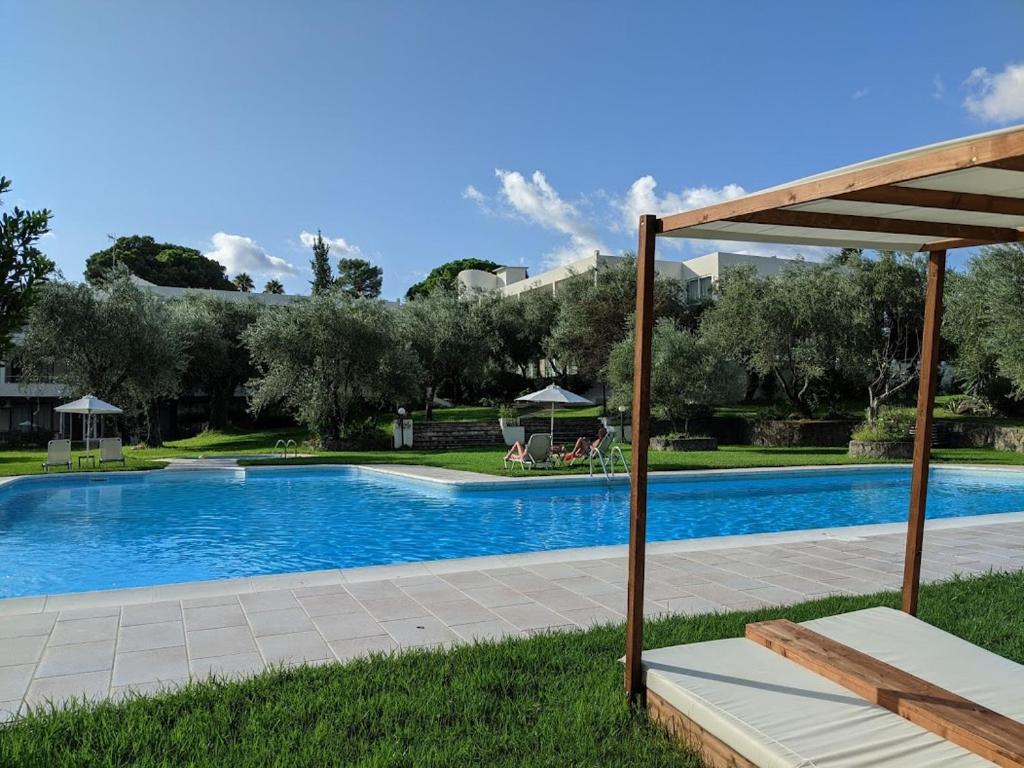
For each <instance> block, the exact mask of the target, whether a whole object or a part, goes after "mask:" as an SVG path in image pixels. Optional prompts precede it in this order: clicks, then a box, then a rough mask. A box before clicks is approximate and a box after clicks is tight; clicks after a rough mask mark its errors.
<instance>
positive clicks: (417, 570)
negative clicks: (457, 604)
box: [0, 465, 1024, 617]
mask: <svg viewBox="0 0 1024 768" xmlns="http://www.w3.org/2000/svg"><path fill="white" fill-rule="evenodd" d="M858 466H859V465H858ZM868 466H870V465H868ZM726 471H735V470H726ZM1019 522H1024V512H1002V513H996V514H990V515H973V516H965V517H951V518H942V519H936V520H928V521H927V522H926V524H925V525H926V529H927V530H929V531H936V530H951V529H957V528H971V527H975V526H991V525H1001V524H1006V523H1019ZM905 530H906V524H905V523H902V522H899V523H874V524H870V525H853V526H844V527H838V528H807V529H803V530H796V531H777V532H771V533H750V534H740V535H735V536H709V537H704V538H700V539H678V540H673V541H652V542H650V543H649V544H648V546H647V551H648V554H651V555H657V554H678V553H683V552H707V551H713V550H731V549H742V548H747V547H757V546H766V545H771V544H792V543H807V542H815V541H829V540H833V541H834V540H840V541H849V540H856V539H861V538H871V537H875V536H885V535H891V534H894V533H895V534H902V533H903V532H904V531H905ZM627 549H628V545H626V544H613V545H608V546H602V547H576V548H570V549H552V550H546V551H539V552H522V553H510V554H505V555H484V556H480V557H464V558H452V559H447V560H422V561H416V562H412V563H397V564H390V565H370V566H361V567H354V568H331V569H326V570H319V571H295V572H289V573H279V574H269V575H262V576H243V577H237V578H231V579H212V580H207V581H191V582H178V583H172V584H160V585H154V586H148V587H129V588H126V589H109V590H96V591H91V592H64V593H58V594H51V595H27V596H22V597H10V598H4V599H0V617H2V616H11V615H21V614H29V613H50V612H54V611H64V610H75V609H85V608H102V607H108V606H117V605H135V604H144V603H153V602H161V601H165V600H184V599H191V598H198V597H213V596H221V595H236V594H247V593H252V592H265V591H270V590H276V589H295V588H299V587H313V586H325V585H334V584H356V583H360V582H365V581H379V580H385V579H401V578H411V577H421V576H438V575H442V574H451V573H460V572H464V571H487V570H491V569H495V568H509V567H519V566H527V565H540V564H545V563H563V562H573V561H580V560H595V559H615V558H623V557H625V556H626V554H627Z"/></svg>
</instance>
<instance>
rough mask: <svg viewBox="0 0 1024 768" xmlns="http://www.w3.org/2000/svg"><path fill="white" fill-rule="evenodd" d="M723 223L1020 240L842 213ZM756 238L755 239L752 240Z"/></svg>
mask: <svg viewBox="0 0 1024 768" xmlns="http://www.w3.org/2000/svg"><path fill="white" fill-rule="evenodd" d="M726 221H735V222H737V223H742V224H770V225H772V226H780V227H806V228H808V229H844V230H851V231H856V232H879V233H884V234H889V235H915V236H917V235H919V236H921V237H934V236H939V237H950V238H954V237H955V238H970V239H972V240H986V241H992V242H1001V243H1008V242H1013V241H1015V240H1017V239H1018V238H1019V236H1020V233H1019V232H1018V230H1016V229H1014V228H1013V227H984V226H977V225H975V224H954V223H951V222H945V221H910V220H908V219H888V218H884V217H880V216H849V215H847V214H843V213H821V212H818V211H790V210H784V209H779V210H774V211H758V212H756V213H747V214H744V215H742V216H733V217H732V218H729V219H726ZM755 237H756V236H755Z"/></svg>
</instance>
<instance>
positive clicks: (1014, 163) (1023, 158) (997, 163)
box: [985, 155, 1024, 173]
mask: <svg viewBox="0 0 1024 768" xmlns="http://www.w3.org/2000/svg"><path fill="white" fill-rule="evenodd" d="M985 167H986V168H998V169H999V170H1000V171H1017V172H1018V173H1024V155H1018V156H1017V157H1004V158H1003V159H1001V160H993V161H992V162H991V163H985Z"/></svg>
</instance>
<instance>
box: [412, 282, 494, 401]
mask: <svg viewBox="0 0 1024 768" xmlns="http://www.w3.org/2000/svg"><path fill="white" fill-rule="evenodd" d="M402 317H403V321H404V335H405V336H406V337H407V338H409V340H410V341H411V343H412V349H413V351H414V352H415V354H416V357H417V359H418V360H419V363H420V365H419V370H420V375H421V378H420V393H421V395H423V396H425V398H426V402H425V408H426V411H427V418H428V419H430V418H433V407H434V398H435V397H436V396H437V394H438V391H439V390H440V388H441V387H442V386H445V385H450V386H451V387H452V390H453V393H454V394H455V396H456V397H458V395H459V394H460V392H461V390H462V388H463V387H462V384H463V382H464V381H466V380H471V379H476V378H478V377H479V376H480V375H481V373H482V371H483V369H484V366H485V365H486V364H487V361H488V351H489V344H488V337H487V326H486V324H485V323H484V322H481V318H480V317H479V316H478V315H477V309H476V306H475V305H474V304H473V303H471V302H466V301H463V300H461V299H460V298H459V296H458V294H457V293H456V292H455V291H446V290H443V289H438V290H435V291H432V292H431V293H429V294H427V295H426V296H421V297H420V298H418V299H416V301H410V302H408V303H406V304H405V305H404V306H403V307H402Z"/></svg>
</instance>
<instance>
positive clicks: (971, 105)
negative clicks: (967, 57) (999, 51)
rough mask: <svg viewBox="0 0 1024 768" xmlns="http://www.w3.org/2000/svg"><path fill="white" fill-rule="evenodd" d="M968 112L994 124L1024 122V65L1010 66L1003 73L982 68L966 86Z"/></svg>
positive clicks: (969, 78)
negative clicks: (1013, 121)
mask: <svg viewBox="0 0 1024 768" xmlns="http://www.w3.org/2000/svg"><path fill="white" fill-rule="evenodd" d="M964 85H965V86H966V87H967V91H968V93H967V98H966V99H964V109H966V110H967V111H968V112H970V113H971V114H972V115H974V116H975V117H977V118H980V119H982V120H984V121H986V122H991V123H1006V122H1009V121H1011V120H1020V119H1022V118H1024V64H1007V65H1006V69H1004V70H1003V71H1002V72H996V73H994V74H993V73H992V72H989V71H988V70H987V69H985V67H978V68H977V69H975V70H974V71H973V72H971V76H970V77H968V78H967V81H966V82H965V83H964Z"/></svg>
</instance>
